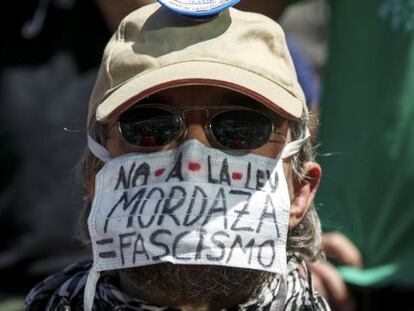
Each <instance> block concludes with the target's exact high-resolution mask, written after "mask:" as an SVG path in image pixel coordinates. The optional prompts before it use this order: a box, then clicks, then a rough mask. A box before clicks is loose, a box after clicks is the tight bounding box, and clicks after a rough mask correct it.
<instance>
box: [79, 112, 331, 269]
mask: <svg viewBox="0 0 414 311" xmlns="http://www.w3.org/2000/svg"><path fill="white" fill-rule="evenodd" d="M311 126H312V124H311V119H310V117H309V115H308V113H307V112H304V113H303V116H302V118H301V119H299V120H297V121H290V122H289V128H290V131H291V140H296V139H300V138H303V137H304V136H305V135H306V132H307V130H308V129H309V128H310V127H311ZM89 135H91V136H92V137H93V138H94V139H95V140H96V141H97V142H98V143H100V144H102V145H105V143H106V128H105V125H103V124H101V123H99V122H97V121H96V120H95V119H94V120H92V121H91V123H90V125H89ZM314 158H315V150H314V146H313V144H312V142H311V140H310V139H308V140H307V141H306V142H305V143H304V144H303V146H302V148H301V150H300V151H299V152H298V153H297V154H295V155H293V156H292V157H291V162H292V167H293V171H294V173H295V177H296V178H299V179H302V180H305V181H306V178H307V177H306V176H305V174H304V169H303V165H304V163H305V162H306V161H313V160H314ZM102 166H103V162H102V161H101V160H99V159H98V158H96V157H95V156H94V155H93V154H92V153H91V152H90V150H89V149H88V148H87V149H86V150H85V153H84V156H83V157H82V159H81V161H80V162H79V164H78V177H79V180H80V182H81V183H82V185H83V187H84V188H86V187H87V180H88V176H89V175H90V174H91V173H94V172H98V171H99V170H100V169H101V168H102ZM90 207H91V202H85V207H84V210H83V211H82V214H81V217H80V219H79V227H80V228H81V230H80V231H81V232H80V239H81V240H82V241H84V242H89V235H88V230H87V224H86V219H87V216H88V214H89V211H90ZM321 234H322V233H321V225H320V221H319V216H318V214H317V212H316V209H315V206H314V204H313V203H312V206H311V207H310V208H309V211H308V213H307V214H306V216H305V217H304V218H303V220H302V221H301V222H300V223H299V224H298V225H297V226H296V227H295V228H294V229H292V230H289V232H288V240H287V255H288V256H295V257H296V258H298V259H299V260H301V259H304V260H307V261H315V260H317V259H322V258H323V254H322V252H321V248H320V247H321Z"/></svg>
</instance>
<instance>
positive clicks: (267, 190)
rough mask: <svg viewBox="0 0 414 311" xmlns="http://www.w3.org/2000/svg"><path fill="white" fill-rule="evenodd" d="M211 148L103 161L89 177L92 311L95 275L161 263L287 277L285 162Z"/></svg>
mask: <svg viewBox="0 0 414 311" xmlns="http://www.w3.org/2000/svg"><path fill="white" fill-rule="evenodd" d="M306 138H307V137H305V138H304V139H302V140H297V141H294V142H291V143H289V144H288V145H286V146H285V148H284V150H283V151H282V153H281V154H280V155H279V156H278V158H277V159H271V158H267V157H263V156H259V155H254V154H251V153H243V154H242V153H240V152H237V153H234V152H232V151H222V150H218V149H214V148H209V147H206V146H205V145H203V144H202V143H200V142H199V141H198V140H189V141H186V142H185V143H183V144H182V145H180V146H179V147H178V148H176V149H173V150H168V151H161V152H156V153H151V154H136V153H129V154H125V155H122V156H119V157H116V158H114V159H110V160H109V156H108V153H107V152H106V150H105V149H104V148H103V147H102V146H99V145H98V146H99V148H96V145H94V144H96V143H95V142H94V141H91V139H90V141H89V146H90V149H91V150H92V152H93V153H95V155H97V156H98V157H100V158H101V159H104V160H106V163H105V165H104V167H103V168H102V169H101V170H100V171H99V172H98V173H97V175H96V179H95V196H94V200H93V203H92V209H91V212H90V215H89V218H88V228H89V234H90V238H91V243H92V249H93V260H94V263H93V268H92V269H91V272H90V274H89V277H88V282H87V285H86V289H85V310H91V309H92V305H93V297H94V292H95V286H96V282H97V280H98V278H99V272H101V271H106V270H114V269H123V268H131V267H139V266H145V265H151V264H157V263H163V262H170V263H173V264H190V265H221V266H228V267H237V268H247V269H255V270H263V271H269V272H273V273H279V274H281V275H284V274H286V272H287V259H286V240H287V231H288V224H289V211H290V197H289V191H288V186H287V182H286V178H285V175H284V171H283V161H282V159H283V158H285V157H287V156H290V155H292V154H294V153H296V152H297V151H298V150H299V149H300V147H301V145H302V144H303V142H304V140H305V139H306Z"/></svg>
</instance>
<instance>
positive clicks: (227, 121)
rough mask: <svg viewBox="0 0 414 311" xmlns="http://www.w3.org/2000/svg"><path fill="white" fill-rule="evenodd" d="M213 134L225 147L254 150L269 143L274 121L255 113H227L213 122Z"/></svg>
mask: <svg viewBox="0 0 414 311" xmlns="http://www.w3.org/2000/svg"><path fill="white" fill-rule="evenodd" d="M211 132H212V134H213V135H214V137H215V138H216V139H217V140H218V141H219V142H220V144H221V145H223V146H224V147H227V148H231V149H239V150H252V149H256V148H259V147H261V146H263V145H264V144H266V143H267V141H268V140H269V138H270V135H271V134H272V121H271V120H270V119H269V118H267V117H266V116H265V115H263V114H261V113H257V112H254V111H243V110H240V111H225V112H222V113H220V114H218V115H216V116H215V117H214V118H213V119H212V120H211Z"/></svg>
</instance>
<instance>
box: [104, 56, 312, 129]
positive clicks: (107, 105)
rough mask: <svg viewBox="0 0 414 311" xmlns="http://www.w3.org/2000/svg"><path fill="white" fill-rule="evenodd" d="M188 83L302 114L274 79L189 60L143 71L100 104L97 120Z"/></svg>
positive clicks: (295, 116)
mask: <svg viewBox="0 0 414 311" xmlns="http://www.w3.org/2000/svg"><path fill="white" fill-rule="evenodd" d="M184 85H211V86H217V87H223V88H227V89H231V90H234V91H237V92H239V93H243V94H245V95H247V96H249V97H252V98H254V99H255V100H257V101H259V102H261V103H262V104H263V105H265V106H267V107H268V108H270V109H272V110H274V111H276V112H277V113H278V114H280V115H281V116H283V117H285V118H287V119H298V118H300V117H301V116H302V108H303V105H304V103H302V102H301V100H300V99H298V98H297V97H295V96H293V95H292V94H291V93H289V92H288V91H287V90H285V89H284V88H282V87H281V86H279V85H278V84H277V83H275V82H274V81H272V80H269V79H267V78H265V77H263V76H260V75H258V74H257V73H254V72H252V71H249V70H246V69H242V68H239V67H236V66H232V65H228V64H223V63H218V62H211V61H188V62H180V63H174V64H170V65H168V66H163V67H160V68H157V69H154V70H151V71H146V72H143V73H141V74H139V75H137V76H135V77H133V78H132V79H130V80H128V81H126V82H125V83H123V84H122V85H120V86H118V87H117V88H116V89H115V90H113V91H112V92H111V93H110V94H108V95H107V96H106V97H105V98H104V100H103V101H102V103H101V104H100V105H99V106H98V107H97V111H96V119H97V120H98V121H100V122H106V121H109V120H112V119H113V118H115V117H116V116H118V115H119V114H120V113H122V112H123V111H125V110H126V109H128V108H129V107H130V106H131V105H134V104H135V103H136V102H137V101H139V100H141V99H142V98H144V97H146V96H149V95H151V94H154V93H157V92H159V91H161V90H165V89H169V88H173V87H176V86H184Z"/></svg>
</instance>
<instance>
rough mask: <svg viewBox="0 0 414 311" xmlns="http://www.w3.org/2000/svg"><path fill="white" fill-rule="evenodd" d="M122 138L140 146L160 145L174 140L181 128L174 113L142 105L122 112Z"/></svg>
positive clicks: (120, 121)
mask: <svg viewBox="0 0 414 311" xmlns="http://www.w3.org/2000/svg"><path fill="white" fill-rule="evenodd" d="M119 125H120V129H121V133H122V136H123V137H124V139H125V140H126V141H127V142H128V143H130V144H132V145H137V146H141V147H161V146H165V145H168V144H169V143H171V142H172V141H174V140H175V139H176V138H177V137H178V136H179V135H180V134H181V133H182V129H183V124H182V120H181V118H180V117H179V116H177V115H176V114H175V113H173V112H171V111H168V110H164V109H158V108H150V107H142V108H139V107H137V108H134V109H130V110H127V111H126V112H124V113H123V114H122V115H121V117H120V118H119Z"/></svg>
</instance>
